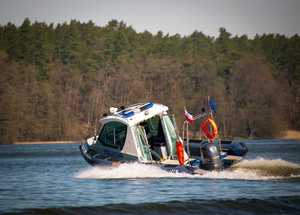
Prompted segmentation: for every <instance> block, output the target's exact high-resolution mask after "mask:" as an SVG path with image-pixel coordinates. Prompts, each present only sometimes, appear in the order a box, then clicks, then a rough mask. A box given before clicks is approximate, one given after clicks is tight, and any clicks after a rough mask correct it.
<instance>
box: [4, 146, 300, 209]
mask: <svg viewBox="0 0 300 215" xmlns="http://www.w3.org/2000/svg"><path fill="white" fill-rule="evenodd" d="M247 146H248V147H249V153H248V155H247V157H246V160H245V161H243V162H242V163H240V164H239V165H238V166H236V167H235V168H234V169H233V170H231V171H225V172H209V173H207V174H205V175H203V176H191V175H188V174H184V173H169V172H165V171H163V170H161V169H159V168H157V167H153V166H145V165H141V164H137V163H133V164H123V165H121V166H120V167H118V168H115V169H113V170H111V169H100V168H93V167H90V166H89V165H88V164H87V163H86V162H85V161H84V160H83V158H82V157H81V155H80V152H79V149H78V144H60V145H56V144H52V145H51V144H49V145H0V172H1V177H0V214H1V213H28V214H66V213H67V214H68V213H71V214H141V213H143V214H153V213H154V214H207V213H213V214H229V213H230V214H257V213H267V214H280V213H281V212H282V213H284V214H300V142H298V141H282V140H261V141H247Z"/></svg>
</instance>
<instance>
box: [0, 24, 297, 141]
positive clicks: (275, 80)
mask: <svg viewBox="0 0 300 215" xmlns="http://www.w3.org/2000/svg"><path fill="white" fill-rule="evenodd" d="M200 30H201V29H200ZM207 96H210V97H212V98H214V99H215V100H216V101H217V103H218V111H217V113H216V115H215V117H216V121H217V124H218V126H219V133H220V136H221V137H222V138H233V137H244V138H268V137H278V136H280V135H281V134H282V133H283V132H284V131H286V130H288V129H293V130H300V37H299V35H294V36H290V37H287V36H285V35H279V34H272V33H268V34H263V35H256V36H255V37H253V38H249V37H248V36H247V35H241V36H238V35H232V34H231V33H230V32H228V31H227V30H226V29H225V28H220V29H219V35H218V36H217V37H212V36H208V35H205V34H204V33H202V32H201V31H194V32H193V33H192V34H190V35H187V36H182V35H179V34H175V35H169V34H164V33H163V32H161V31H158V32H157V33H156V34H154V33H150V32H148V31H144V32H137V31H135V30H134V28H133V27H131V26H130V25H127V24H126V23H124V22H122V21H117V20H111V21H110V22H108V23H107V24H106V25H105V26H97V25H95V24H94V23H93V22H92V21H90V22H86V23H81V22H79V21H76V20H72V21H70V22H65V23H60V24H47V23H44V22H31V21H30V20H29V19H25V20H24V21H23V23H22V24H21V25H19V26H16V25H15V24H12V23H7V24H5V25H1V26H0V143H13V142H16V141H47V140H51V141H52V140H53V141H54V140H80V139H83V138H84V137H85V136H86V135H88V134H89V133H90V132H92V131H93V130H94V128H95V126H97V122H98V119H99V118H100V117H101V116H102V114H104V113H105V112H108V110H109V107H111V106H114V107H120V106H122V105H129V104H132V103H138V102H147V101H153V102H158V103H162V104H165V105H168V106H169V108H170V109H171V111H172V113H174V114H175V116H176V121H177V124H178V125H179V126H181V125H182V122H183V120H184V117H183V110H184V107H186V108H187V110H188V111H189V112H191V113H193V114H195V113H199V112H200V110H201V108H202V107H207ZM192 129H193V133H194V135H197V134H198V133H199V125H198V124H197V123H196V124H195V125H194V126H193V128H192Z"/></svg>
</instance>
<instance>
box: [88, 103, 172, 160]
mask: <svg viewBox="0 0 300 215" xmlns="http://www.w3.org/2000/svg"><path fill="white" fill-rule="evenodd" d="M168 110H169V109H168V107H167V106H164V105H161V104H156V103H152V102H148V103H144V104H136V105H132V106H130V107H126V108H124V109H121V110H117V109H116V108H111V112H112V113H111V115H108V116H106V117H104V118H102V119H101V120H100V129H99V132H98V134H97V135H96V136H95V137H92V138H89V139H88V140H87V143H88V145H89V154H91V155H92V156H93V157H94V158H97V159H102V160H107V161H123V160H138V161H139V162H142V163H152V162H157V161H162V160H176V161H177V158H176V157H177V156H176V139H177V135H176V129H175V121H174V118H173V117H171V116H170V115H168Z"/></svg>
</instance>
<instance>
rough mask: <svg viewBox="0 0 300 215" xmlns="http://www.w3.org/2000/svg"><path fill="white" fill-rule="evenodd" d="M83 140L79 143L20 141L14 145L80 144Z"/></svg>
mask: <svg viewBox="0 0 300 215" xmlns="http://www.w3.org/2000/svg"><path fill="white" fill-rule="evenodd" d="M80 142H82V141H81V140H77V141H20V142H14V143H13V145H38V144H75V143H78V144H79V143H80Z"/></svg>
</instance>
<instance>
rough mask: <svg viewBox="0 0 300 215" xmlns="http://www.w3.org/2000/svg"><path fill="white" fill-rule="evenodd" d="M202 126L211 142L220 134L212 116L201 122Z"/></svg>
mask: <svg viewBox="0 0 300 215" xmlns="http://www.w3.org/2000/svg"><path fill="white" fill-rule="evenodd" d="M200 128H201V130H202V132H203V134H204V135H205V136H206V137H207V139H209V141H210V142H211V143H212V142H213V141H214V139H215V138H216V137H217V136H218V126H217V124H216V122H215V121H214V120H213V119H212V118H211V117H208V118H207V119H206V120H204V121H203V122H201V124H200Z"/></svg>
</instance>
